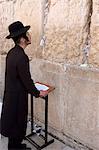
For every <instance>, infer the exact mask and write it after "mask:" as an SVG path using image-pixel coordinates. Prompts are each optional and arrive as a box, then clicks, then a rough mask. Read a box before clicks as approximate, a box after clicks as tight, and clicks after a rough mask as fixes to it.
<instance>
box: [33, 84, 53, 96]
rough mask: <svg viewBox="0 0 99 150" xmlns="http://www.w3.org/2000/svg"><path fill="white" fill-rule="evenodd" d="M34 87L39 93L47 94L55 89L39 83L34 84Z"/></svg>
mask: <svg viewBox="0 0 99 150" xmlns="http://www.w3.org/2000/svg"><path fill="white" fill-rule="evenodd" d="M35 86H36V88H37V89H38V90H39V91H48V93H49V92H51V91H53V90H54V89H55V87H52V86H50V85H47V84H44V83H40V82H36V83H35Z"/></svg>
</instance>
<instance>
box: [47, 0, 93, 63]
mask: <svg viewBox="0 0 99 150" xmlns="http://www.w3.org/2000/svg"><path fill="white" fill-rule="evenodd" d="M89 10H90V1H89V0H87V1H80V0H75V1H72V0H71V1H68V0H61V1H55V0H51V5H50V10H49V13H48V21H47V23H46V26H45V36H46V46H45V51H44V58H45V59H50V60H53V61H57V62H63V61H65V62H67V63H73V64H77V63H81V59H82V47H83V44H84V43H85V41H86V38H87V36H88V27H89V25H88V17H89Z"/></svg>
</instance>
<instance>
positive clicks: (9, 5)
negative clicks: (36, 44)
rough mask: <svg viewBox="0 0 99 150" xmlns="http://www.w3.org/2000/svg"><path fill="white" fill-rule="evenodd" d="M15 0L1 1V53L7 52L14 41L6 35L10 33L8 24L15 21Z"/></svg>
mask: <svg viewBox="0 0 99 150" xmlns="http://www.w3.org/2000/svg"><path fill="white" fill-rule="evenodd" d="M13 11H14V10H13V1H5V0H3V1H2V2H0V54H5V53H6V52H8V50H9V49H10V48H11V46H12V41H11V40H7V39H6V38H5V37H6V36H7V35H8V34H9V33H8V25H9V24H10V23H12V22H13V17H14V16H13Z"/></svg>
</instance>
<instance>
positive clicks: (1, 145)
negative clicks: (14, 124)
mask: <svg viewBox="0 0 99 150" xmlns="http://www.w3.org/2000/svg"><path fill="white" fill-rule="evenodd" d="M24 142H25V143H26V144H27V145H28V147H31V148H32V150H36V149H35V147H34V146H32V145H31V144H30V143H29V142H28V141H24ZM0 150H7V138H5V137H2V139H0ZM43 150H74V149H72V148H70V147H68V146H66V145H64V144H63V143H61V142H59V141H58V140H55V142H54V143H53V144H51V145H49V146H48V147H47V148H44V149H43Z"/></svg>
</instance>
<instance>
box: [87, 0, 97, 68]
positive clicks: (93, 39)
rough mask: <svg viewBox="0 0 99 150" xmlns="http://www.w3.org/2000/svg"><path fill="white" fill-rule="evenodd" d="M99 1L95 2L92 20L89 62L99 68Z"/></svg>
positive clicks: (95, 0)
mask: <svg viewBox="0 0 99 150" xmlns="http://www.w3.org/2000/svg"><path fill="white" fill-rule="evenodd" d="M98 41H99V1H98V0H94V1H93V13H92V18H91V50H90V55H89V58H90V59H89V61H90V63H91V65H92V66H94V67H99V42H98Z"/></svg>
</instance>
